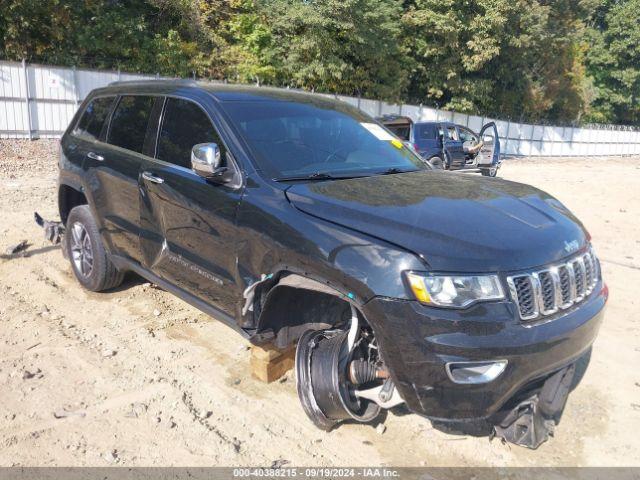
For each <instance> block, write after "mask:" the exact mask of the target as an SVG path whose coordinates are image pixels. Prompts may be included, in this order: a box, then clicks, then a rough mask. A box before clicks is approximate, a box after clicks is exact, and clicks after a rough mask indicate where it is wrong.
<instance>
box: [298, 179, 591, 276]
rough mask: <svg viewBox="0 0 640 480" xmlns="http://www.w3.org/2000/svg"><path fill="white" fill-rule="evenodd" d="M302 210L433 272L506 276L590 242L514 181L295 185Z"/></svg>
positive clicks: (558, 210)
mask: <svg viewBox="0 0 640 480" xmlns="http://www.w3.org/2000/svg"><path fill="white" fill-rule="evenodd" d="M286 195H287V197H288V199H289V201H290V202H291V203H292V204H293V205H294V206H295V207H296V208H298V209H299V210H301V211H303V212H305V213H308V214H310V215H313V216H315V217H318V218H321V219H323V220H327V221H329V222H332V223H335V224H338V225H341V226H344V227H347V228H350V229H352V230H356V231H359V232H362V233H365V234H367V235H370V236H373V237H376V238H378V239H382V240H384V241H387V242H389V243H393V244H395V245H398V246H400V247H402V248H404V249H406V250H409V251H412V252H414V253H415V254H417V255H419V256H420V257H421V258H422V259H423V260H424V261H425V262H426V263H427V264H428V267H429V268H430V270H431V271H434V272H478V273H480V272H504V271H513V270H520V269H526V268H531V267H536V266H541V265H545V264H548V263H551V262H556V261H558V260H560V259H562V258H564V257H567V256H569V255H571V254H573V253H574V252H575V251H577V250H579V249H581V248H583V247H584V246H585V244H586V243H587V242H588V240H587V234H586V232H585V231H584V229H583V227H582V225H581V224H580V222H579V221H578V220H577V219H576V218H575V217H574V216H573V215H572V214H571V212H569V211H568V210H567V209H566V208H565V207H564V206H563V205H562V204H561V203H560V202H559V201H558V200H556V199H555V198H553V197H551V196H550V195H548V194H547V193H545V192H542V191H541V190H538V189H536V188H533V187H531V186H529V185H524V184H520V183H515V182H509V181H505V180H500V179H484V178H482V177H475V176H470V175H465V174H455V173H450V172H439V171H420V172H411V173H404V174H396V175H379V176H373V177H364V178H354V179H348V180H334V181H327V182H320V183H306V184H296V185H293V186H291V187H289V188H288V189H287V191H286Z"/></svg>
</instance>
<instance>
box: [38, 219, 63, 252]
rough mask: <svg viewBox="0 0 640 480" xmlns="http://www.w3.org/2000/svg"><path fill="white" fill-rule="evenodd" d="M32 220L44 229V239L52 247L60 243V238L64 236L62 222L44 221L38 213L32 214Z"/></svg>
mask: <svg viewBox="0 0 640 480" xmlns="http://www.w3.org/2000/svg"><path fill="white" fill-rule="evenodd" d="M33 218H34V220H35V221H36V223H37V224H38V225H40V226H41V227H42V228H43V229H44V238H46V239H47V240H49V241H50V242H51V243H53V244H54V245H57V244H58V243H60V242H61V241H62V236H63V235H64V224H63V223H62V222H55V221H50V220H45V219H44V218H42V217H41V216H40V215H39V214H38V212H34V213H33Z"/></svg>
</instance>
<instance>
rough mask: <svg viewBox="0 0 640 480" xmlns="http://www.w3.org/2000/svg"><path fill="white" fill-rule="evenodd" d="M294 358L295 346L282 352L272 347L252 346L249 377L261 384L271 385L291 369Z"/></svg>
mask: <svg viewBox="0 0 640 480" xmlns="http://www.w3.org/2000/svg"><path fill="white" fill-rule="evenodd" d="M295 356H296V347H295V345H294V346H291V347H288V348H286V349H284V350H280V349H279V348H276V347H274V346H273V345H262V346H257V345H253V346H252V347H251V359H250V361H249V362H250V365H251V375H253V377H254V378H256V379H258V380H260V381H261V382H265V383H271V382H273V381H275V380H277V379H279V378H280V377H282V376H283V375H284V374H285V373H286V372H287V371H288V370H291V369H292V368H293V365H294V362H295Z"/></svg>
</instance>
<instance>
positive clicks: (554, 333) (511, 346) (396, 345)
mask: <svg viewBox="0 0 640 480" xmlns="http://www.w3.org/2000/svg"><path fill="white" fill-rule="evenodd" d="M606 297H607V294H606V291H605V290H604V289H603V284H602V283H601V281H600V282H599V283H598V284H597V285H596V287H595V288H594V290H593V292H592V293H591V295H590V296H589V298H587V299H585V300H583V301H582V302H581V303H580V304H578V305H576V306H574V307H573V308H570V309H568V310H566V311H563V312H561V313H559V314H557V315H556V316H553V317H550V319H547V321H546V322H545V323H537V324H536V323H533V324H526V323H523V322H522V321H520V319H519V318H518V315H517V313H516V311H515V306H514V305H513V304H512V303H511V302H509V301H501V302H492V303H480V304H476V305H474V306H472V307H470V308H468V309H464V310H449V309H441V308H433V307H427V306H425V305H422V304H420V303H418V302H415V301H406V300H394V299H388V298H374V299H372V300H371V301H370V302H368V303H367V305H366V311H365V315H367V318H368V319H369V320H370V322H371V323H372V326H373V328H374V330H375V331H376V337H377V338H378V342H379V344H380V350H381V353H382V356H383V358H384V360H385V363H386V364H387V366H388V368H389V370H390V373H391V377H392V378H393V380H394V382H395V384H396V387H397V388H398V391H399V392H400V395H401V396H402V398H403V399H404V400H405V402H406V403H407V406H408V407H409V408H410V409H411V410H412V411H413V412H415V413H418V414H421V415H424V416H427V417H429V418H432V419H439V420H455V421H468V420H469V421H471V420H480V419H487V418H489V417H491V416H492V415H493V414H495V413H496V412H498V411H499V410H500V409H501V407H503V406H504V405H505V404H506V403H507V402H508V401H509V400H510V399H511V398H513V397H514V396H516V394H518V393H519V392H520V391H521V390H522V389H523V388H525V387H526V386H527V385H530V384H531V382H533V381H535V380H537V379H541V378H544V377H547V376H549V375H551V374H552V373H554V372H556V371H558V370H559V369H561V368H563V367H565V366H566V365H568V364H571V363H573V362H575V361H576V360H577V359H578V358H579V357H581V356H582V355H583V354H584V353H585V352H586V351H587V350H588V349H589V348H590V346H591V344H592V343H593V341H594V340H595V337H596V335H597V332H598V329H599V328H600V324H601V323H602V318H603V311H604V306H605V303H606ZM499 359H506V360H508V364H507V367H506V368H505V370H504V372H503V373H502V374H501V375H500V376H499V377H497V378H496V379H495V380H493V381H491V382H489V383H484V384H476V385H463V384H456V383H454V382H452V381H451V380H450V379H449V377H448V376H447V373H446V371H445V365H446V363H447V362H465V361H487V360H499Z"/></svg>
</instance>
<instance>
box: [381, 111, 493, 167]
mask: <svg viewBox="0 0 640 480" xmlns="http://www.w3.org/2000/svg"><path fill="white" fill-rule="evenodd" d="M378 121H380V123H382V124H383V125H384V126H385V127H386V128H387V129H388V130H390V131H391V132H392V133H393V134H395V135H396V136H398V137H399V138H400V139H402V140H404V141H406V142H409V143H410V144H411V145H412V146H413V148H414V149H415V150H416V151H417V152H418V153H419V154H420V156H421V157H422V158H424V159H425V160H427V161H429V163H431V164H432V165H433V166H434V167H436V168H442V169H444V170H462V171H465V172H478V173H481V174H482V175H484V176H488V177H495V176H496V174H497V172H498V169H499V168H500V164H501V159H500V138H499V136H498V130H497V128H496V124H495V123H494V122H490V123H487V124H486V125H484V126H483V127H482V129H481V131H480V133H479V134H478V133H475V132H474V131H472V130H471V129H469V128H468V127H464V126H462V125H458V124H455V123H451V122H413V121H412V120H411V119H410V118H409V117H403V116H399V115H385V116H383V117H380V118H378Z"/></svg>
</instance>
